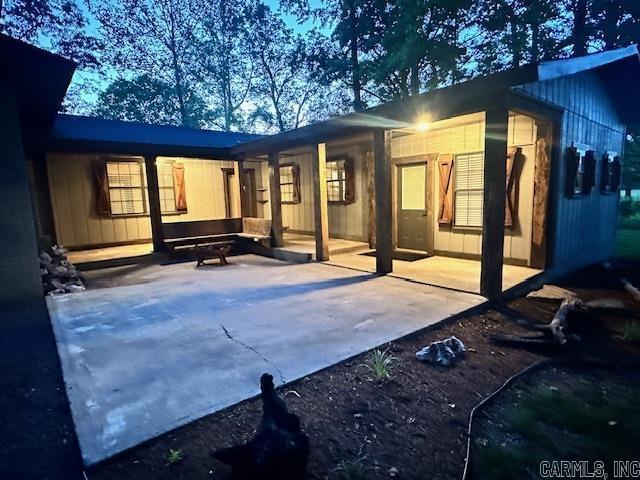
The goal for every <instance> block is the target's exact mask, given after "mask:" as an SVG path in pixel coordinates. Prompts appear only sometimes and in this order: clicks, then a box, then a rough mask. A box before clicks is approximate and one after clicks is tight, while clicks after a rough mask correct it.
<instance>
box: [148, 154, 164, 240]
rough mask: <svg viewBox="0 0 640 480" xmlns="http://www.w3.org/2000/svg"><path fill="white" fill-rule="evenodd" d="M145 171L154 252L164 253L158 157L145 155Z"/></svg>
mask: <svg viewBox="0 0 640 480" xmlns="http://www.w3.org/2000/svg"><path fill="white" fill-rule="evenodd" d="M144 169H145V172H146V174H147V190H148V193H149V218H150V219H151V235H152V237H153V251H154V252H164V251H165V245H164V232H163V231H162V210H161V208H160V187H159V186H158V169H157V167H156V156H155V155H145V157H144Z"/></svg>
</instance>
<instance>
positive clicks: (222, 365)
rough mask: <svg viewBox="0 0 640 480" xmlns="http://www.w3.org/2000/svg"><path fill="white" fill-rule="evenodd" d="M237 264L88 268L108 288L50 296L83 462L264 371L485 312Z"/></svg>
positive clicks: (281, 267)
mask: <svg viewBox="0 0 640 480" xmlns="http://www.w3.org/2000/svg"><path fill="white" fill-rule="evenodd" d="M232 262H233V264H232V265H229V266H227V267H217V266H211V267H205V268H200V269H195V268H194V266H193V264H192V263H189V264H178V265H168V266H153V267H138V268H136V269H132V268H130V267H127V268H120V269H114V270H112V271H110V272H102V273H100V272H92V273H91V275H90V277H89V281H90V285H91V284H93V285H94V286H95V285H101V286H102V288H95V287H94V288H95V289H93V290H92V289H90V290H88V291H86V292H82V293H78V294H72V295H67V296H62V297H56V298H49V299H48V306H49V309H50V312H51V318H52V322H53V326H54V331H55V334H56V338H57V344H58V349H59V352H60V356H61V359H62V366H63V371H64V378H65V382H66V387H67V392H68V396H69V399H70V402H71V408H72V412H73V418H74V422H75V425H76V429H77V432H78V437H79V440H80V446H81V450H82V454H83V458H84V461H85V463H87V464H91V463H95V462H97V461H100V460H102V459H104V458H107V457H109V456H111V455H113V454H115V453H117V452H119V451H121V450H124V449H126V448H128V447H132V446H134V445H136V444H138V443H140V442H142V441H144V440H147V439H149V438H152V437H154V436H157V435H159V434H161V433H163V432H165V431H168V430H171V429H173V428H175V427H178V426H180V425H183V424H186V423H188V422H190V421H192V420H194V419H197V418H199V417H202V416H204V415H206V414H209V413H212V412H215V411H217V410H220V409H222V408H224V407H227V406H229V405H232V404H234V403H237V402H239V401H241V400H243V399H246V398H249V397H251V396H253V395H256V394H257V393H258V379H259V377H260V375H261V374H262V373H263V372H265V371H270V372H272V373H273V374H274V376H275V377H276V379H277V380H278V382H279V383H283V382H289V381H292V380H295V379H297V378H300V377H301V376H304V375H308V374H310V373H313V372H315V371H317V370H319V369H322V368H325V367H327V366H330V365H332V364H334V363H336V362H338V361H341V360H343V359H345V358H348V357H350V356H352V355H355V354H357V353H360V352H362V351H366V350H368V349H370V348H372V347H375V346H377V345H380V344H382V343H384V342H387V341H389V340H393V339H395V338H397V337H400V336H402V335H405V334H407V333H410V332H412V331H415V330H417V329H420V328H422V327H425V326H428V325H430V324H433V323H436V322H438V321H440V320H442V319H444V318H447V317H448V316H450V315H453V314H456V313H459V312H461V311H463V310H466V309H468V308H470V307H473V306H475V305H478V304H480V303H482V302H483V299H482V298H481V297H480V296H477V295H472V294H464V293H459V292H452V291H448V290H445V289H441V288H437V287H431V286H427V285H419V284H415V283H411V282H407V281H404V280H401V279H397V278H391V277H378V276H375V275H371V274H368V273H364V272H358V271H354V270H350V269H345V268H340V267H335V266H330V265H325V264H317V263H313V264H302V265H290V264H285V263H283V262H279V261H277V260H272V259H267V258H263V257H258V256H253V255H246V256H241V257H233V258H232ZM98 280H99V281H98ZM91 282H92V283H91ZM136 282H142V283H136Z"/></svg>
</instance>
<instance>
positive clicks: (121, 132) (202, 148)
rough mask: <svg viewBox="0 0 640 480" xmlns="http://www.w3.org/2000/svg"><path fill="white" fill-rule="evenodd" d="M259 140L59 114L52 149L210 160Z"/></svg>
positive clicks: (52, 132) (220, 133) (204, 131)
mask: <svg viewBox="0 0 640 480" xmlns="http://www.w3.org/2000/svg"><path fill="white" fill-rule="evenodd" d="M257 138H260V135H253V134H249V133H240V132H225V131H219V130H202V129H197V128H187V127H177V126H172V125H152V124H147V123H140V122H125V121H121V120H110V119H105V118H97V117H85V116H80V115H66V114H58V116H57V117H56V120H55V123H54V125H53V129H52V131H51V137H50V146H51V148H53V149H58V150H59V149H65V150H67V149H70V150H75V149H83V150H86V149H93V150H94V151H108V152H111V153H121V152H122V153H129V154H140V155H144V154H157V155H175V156H180V155H183V156H191V155H202V156H205V157H209V156H229V148H230V147H232V146H235V145H238V144H240V143H242V142H246V141H250V140H253V139H257Z"/></svg>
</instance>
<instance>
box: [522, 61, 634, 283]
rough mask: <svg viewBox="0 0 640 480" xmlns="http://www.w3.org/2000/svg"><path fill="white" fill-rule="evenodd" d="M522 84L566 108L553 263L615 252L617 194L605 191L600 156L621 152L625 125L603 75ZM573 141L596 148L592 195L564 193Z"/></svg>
mask: <svg viewBox="0 0 640 480" xmlns="http://www.w3.org/2000/svg"><path fill="white" fill-rule="evenodd" d="M520 88H521V89H522V90H524V91H525V92H527V93H528V94H530V95H533V96H536V97H538V98H541V99H544V100H546V101H548V102H551V103H554V104H556V105H559V106H561V107H564V108H565V109H566V110H565V113H564V115H563V119H562V132H561V135H560V158H559V159H557V160H556V165H554V166H553V167H555V168H552V172H553V177H552V178H553V187H554V188H553V189H552V195H553V198H552V199H551V200H552V201H551V204H552V208H553V210H554V215H553V216H552V221H553V223H552V224H550V225H549V227H550V228H549V230H550V235H551V237H550V239H549V240H550V241H551V264H550V265H551V267H552V268H553V269H555V270H558V271H567V270H570V269H573V268H576V267H579V266H582V265H586V264H589V263H593V262H597V261H599V260H602V259H605V258H607V257H609V256H611V255H612V254H613V250H614V246H615V235H616V227H617V213H618V194H609V195H602V194H601V193H600V191H599V188H598V186H599V178H600V157H601V156H602V154H603V153H604V152H605V151H615V152H617V153H618V154H620V155H621V154H622V149H623V145H624V135H625V126H624V124H623V123H622V122H621V120H620V119H619V118H618V116H617V115H616V113H615V109H614V107H613V105H612V103H611V101H610V100H609V94H608V92H607V91H606V88H605V86H604V84H603V82H602V80H601V78H600V77H599V76H598V74H597V73H595V72H585V73H580V74H576V75H571V76H567V77H563V78H560V79H556V80H550V81H544V82H537V83H533V84H529V85H524V86H522V87H520ZM572 143H575V144H586V145H589V147H590V148H591V149H593V150H595V152H596V160H597V167H596V187H595V188H594V189H593V191H592V193H591V195H589V196H587V197H585V196H576V197H575V198H568V197H566V196H565V189H564V185H565V178H566V174H567V172H566V161H565V152H566V149H567V148H568V147H569V146H571V144H572Z"/></svg>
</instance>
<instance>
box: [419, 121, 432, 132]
mask: <svg viewBox="0 0 640 480" xmlns="http://www.w3.org/2000/svg"><path fill="white" fill-rule="evenodd" d="M429 127H430V125H429V123H427V122H419V123H418V124H416V130H417V131H419V132H426V131H427V130H429Z"/></svg>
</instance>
